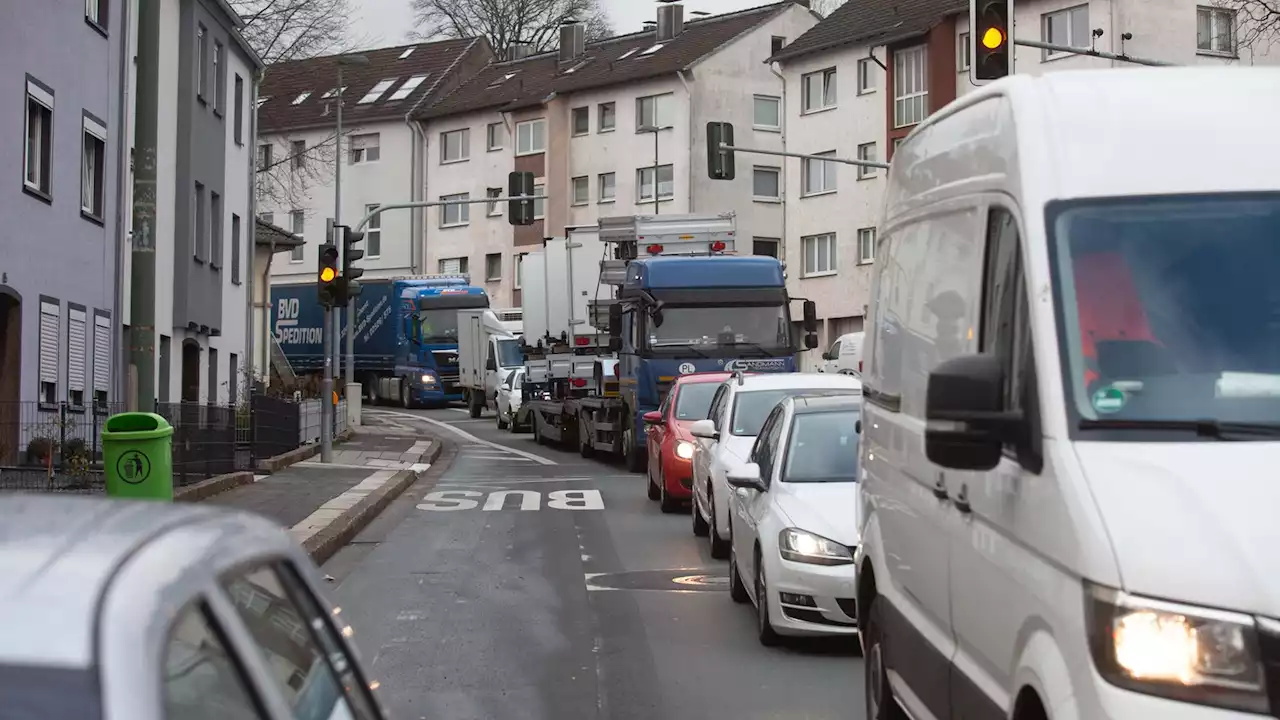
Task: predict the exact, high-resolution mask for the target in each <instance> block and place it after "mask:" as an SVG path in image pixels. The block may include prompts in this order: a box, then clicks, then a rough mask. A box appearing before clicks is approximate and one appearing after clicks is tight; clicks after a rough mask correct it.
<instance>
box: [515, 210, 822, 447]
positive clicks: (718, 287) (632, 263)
mask: <svg viewBox="0 0 1280 720" xmlns="http://www.w3.org/2000/svg"><path fill="white" fill-rule="evenodd" d="M735 239H736V231H735V227H734V216H733V215H732V214H724V215H666V216H656V215H655V216H623V217H612V218H601V219H600V221H599V223H598V224H597V225H592V226H584V227H571V228H568V229H567V231H566V237H565V238H564V239H554V240H548V241H547V242H546V243H545V244H544V248H543V249H542V251H540V252H536V253H530V254H529V255H527V256H526V257H525V261H524V265H523V273H522V293H521V296H522V300H523V302H524V306H523V311H524V322H525V335H524V343H525V344H526V346H525V348H524V349H525V354H526V363H525V367H526V379H525V385H524V387H525V394H526V402H525V408H522V410H521V418H520V420H521V422H522V424H523V423H524V422H526V421H527V422H530V423H531V425H532V427H533V431H534V434H535V437H536V438H537V439H538V440H539V441H544V440H555V441H559V442H562V443H567V444H571V445H575V446H577V448H578V449H579V451H580V452H581V453H582V454H583V455H584V456H585V455H588V454H591V453H594V452H596V451H600V452H605V453H611V454H621V455H623V456H624V457H625V458H626V462H627V466H628V468H629V469H631V470H632V471H641V470H643V469H644V465H645V458H646V457H647V456H646V452H645V433H644V420H643V417H644V414H645V413H646V412H649V411H650V410H656V409H658V407H659V406H660V405H661V404H662V401H663V399H664V398H665V397H666V394H667V392H668V391H669V390H670V388H671V386H672V384H673V383H674V382H675V379H676V378H677V377H679V376H680V375H686V374H689V373H694V372H709V371H733V370H742V371H744V372H794V371H795V370H796V354H797V352H799V351H800V350H801V349H812V348H814V347H817V335H816V334H815V332H814V331H815V330H816V325H817V321H816V309H815V307H814V304H813V303H812V302H811V301H804V322H803V328H804V333H803V337H801V334H800V333H796V332H795V331H794V329H793V325H792V322H791V310H790V305H791V300H792V298H791V297H790V296H789V295H788V293H787V287H786V274H785V272H784V266H783V264H782V263H781V262H780V261H778V260H777V259H776V258H772V257H763V256H739V255H736V254H734V245H735Z"/></svg>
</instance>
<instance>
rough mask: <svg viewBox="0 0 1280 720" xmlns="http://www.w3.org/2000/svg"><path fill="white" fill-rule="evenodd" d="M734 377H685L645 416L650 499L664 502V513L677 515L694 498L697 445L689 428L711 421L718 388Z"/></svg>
mask: <svg viewBox="0 0 1280 720" xmlns="http://www.w3.org/2000/svg"><path fill="white" fill-rule="evenodd" d="M731 377H733V374H732V373H726V372H706V373H690V374H689V375H681V376H680V377H678V378H676V382H675V384H674V385H672V386H671V391H670V392H668V393H667V399H666V400H663V401H662V407H660V408H658V409H657V410H654V411H652V412H647V413H645V415H644V424H645V433H646V438H645V448H646V451H647V452H648V453H649V471H648V472H649V499H650V500H659V501H661V502H662V512H664V513H673V512H676V511H678V510H680V509H681V508H682V507H683V506H684V504H685V502H686V501H688V500H689V499H690V498H691V497H692V493H691V488H692V486H693V448H694V444H693V436H692V435H690V434H689V426H690V425H692V424H693V423H695V422H697V421H698V420H705V419H706V418H707V411H708V410H710V409H711V398H712V397H713V396H714V395H715V394H716V388H718V387H720V383H722V382H724V381H725V380H728V379H729V378H731Z"/></svg>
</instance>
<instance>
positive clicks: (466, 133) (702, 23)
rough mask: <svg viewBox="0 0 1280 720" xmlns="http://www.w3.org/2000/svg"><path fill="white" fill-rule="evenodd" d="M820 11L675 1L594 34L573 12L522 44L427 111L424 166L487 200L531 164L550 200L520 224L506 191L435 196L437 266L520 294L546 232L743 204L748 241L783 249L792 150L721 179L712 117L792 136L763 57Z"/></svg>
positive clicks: (513, 302)
mask: <svg viewBox="0 0 1280 720" xmlns="http://www.w3.org/2000/svg"><path fill="white" fill-rule="evenodd" d="M819 19H820V18H819V17H818V16H817V15H815V14H814V13H812V12H811V11H810V10H809V8H808V3H807V2H780V3H775V4H772V5H766V6H763V7H759V8H754V9H751V10H746V11H743V12H737V13H730V14H725V15H716V16H709V17H701V18H697V19H693V18H690V19H688V20H686V18H685V16H684V8H683V7H682V6H681V5H679V4H669V5H664V6H661V7H659V9H658V14H657V17H656V24H655V26H654V28H653V29H652V30H646V31H645V32H640V33H634V34H630V35H623V36H620V37H615V38H610V39H608V40H604V41H600V42H594V43H587V42H585V32H584V28H583V27H582V26H581V25H567V26H564V27H562V28H561V36H560V47H559V49H558V50H557V51H556V52H552V53H542V54H536V55H529V54H528V52H527V49H526V48H524V47H523V46H520V45H516V46H514V47H513V49H512V52H511V54H510V56H509V57H508V58H506V59H504V60H503V61H501V62H495V63H492V64H491V65H489V66H488V67H486V68H485V69H484V70H483V71H481V72H479V73H477V74H476V75H475V76H474V77H473V78H472V79H470V81H469V82H467V83H465V84H463V85H462V86H460V87H459V88H458V89H456V90H455V91H453V92H452V93H451V94H449V95H448V96H446V97H444V98H443V99H441V100H440V101H438V102H436V103H434V104H432V105H430V106H429V107H427V106H424V108H423V109H422V110H421V111H420V112H419V113H417V114H416V115H415V118H416V119H417V120H418V121H419V125H420V126H421V128H422V133H423V135H424V136H425V137H426V142H427V152H426V155H425V160H426V177H425V181H426V184H427V187H428V191H429V193H430V196H431V198H432V199H446V198H467V199H470V198H477V199H479V198H483V197H486V196H488V197H498V196H500V195H505V194H506V190H507V174H508V173H509V172H511V171H513V170H517V171H522V172H524V171H528V172H533V173H534V175H535V176H536V178H537V180H536V183H537V190H538V191H539V194H543V193H545V194H546V195H547V200H546V201H545V202H539V203H538V204H537V207H536V210H535V217H536V218H537V221H536V222H535V223H534V224H533V225H532V226H528V227H516V228H513V227H512V226H510V225H509V224H508V221H507V218H506V208H505V207H503V206H502V204H498V203H493V204H478V205H472V206H448V207H442V208H438V209H437V210H436V211H435V212H433V213H432V214H431V216H430V217H429V218H427V219H426V220H425V221H424V223H423V226H422V229H423V240H424V245H425V251H424V252H425V257H426V261H427V264H426V269H427V270H428V271H434V272H467V273H469V274H470V275H471V277H472V281H473V282H483V283H484V285H485V287H486V288H487V289H488V291H489V293H490V294H491V296H492V297H493V298H494V304H495V305H500V306H507V305H510V306H519V304H520V292H519V291H520V261H521V258H522V257H523V255H524V254H525V253H527V252H529V251H530V250H532V249H534V248H536V247H537V246H539V245H541V243H542V241H543V238H545V237H554V236H562V235H563V234H564V231H565V228H566V227H568V226H573V225H581V224H590V223H593V222H595V221H596V219H597V218H598V217H600V216H602V215H603V216H609V215H628V214H633V213H638V214H654V213H657V214H667V213H688V212H729V211H732V212H734V213H736V214H737V222H738V232H739V236H740V237H741V238H742V240H741V241H740V245H739V252H742V253H744V254H750V253H757V254H767V255H777V254H778V252H779V247H780V245H781V239H782V237H783V227H784V214H785V213H784V206H783V203H782V198H783V192H784V188H783V184H784V179H783V175H782V167H781V163H779V162H774V161H772V160H756V159H747V157H746V156H743V158H744V159H742V160H739V165H738V177H737V179H736V180H735V181H733V182H722V181H712V180H710V179H708V177H707V167H706V154H705V151H704V148H705V143H706V124H707V122H708V121H711V120H720V121H729V122H732V123H734V125H735V127H736V128H740V130H739V131H738V132H739V135H738V136H737V138H736V140H737V142H738V143H739V144H742V145H746V146H754V147H758V148H762V149H771V150H781V149H782V132H781V131H782V114H783V109H782V108H783V101H782V93H783V82H782V77H781V75H780V74H778V73H776V72H775V71H774V70H773V69H771V68H770V66H769V65H768V64H767V62H766V61H767V59H768V58H769V56H770V55H771V54H772V53H774V52H777V51H778V50H780V49H781V48H782V47H783V46H785V45H786V43H787V42H788V41H789V40H793V39H795V38H797V37H799V36H800V35H802V34H803V33H805V32H806V31H807V30H809V29H810V28H812V27H814V26H815V25H816V24H817V22H818V20H819ZM755 157H756V158H761V157H763V156H755Z"/></svg>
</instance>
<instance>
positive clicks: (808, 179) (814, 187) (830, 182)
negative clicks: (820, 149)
mask: <svg viewBox="0 0 1280 720" xmlns="http://www.w3.org/2000/svg"><path fill="white" fill-rule="evenodd" d="M814 154H815V155H818V156H819V157H835V156H836V151H835V150H829V151H827V152H824V153H814ZM800 164H801V165H802V166H803V169H804V187H803V188H802V189H801V195H820V194H822V193H828V192H835V190H836V164H835V163H832V162H826V161H823V160H811V159H805V160H802V161H801V163H800Z"/></svg>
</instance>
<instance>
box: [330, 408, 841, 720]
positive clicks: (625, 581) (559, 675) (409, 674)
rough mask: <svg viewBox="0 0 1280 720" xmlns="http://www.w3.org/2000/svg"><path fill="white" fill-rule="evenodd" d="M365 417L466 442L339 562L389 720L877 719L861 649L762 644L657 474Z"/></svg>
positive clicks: (455, 417) (407, 420) (424, 423)
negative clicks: (867, 700) (661, 494)
mask: <svg viewBox="0 0 1280 720" xmlns="http://www.w3.org/2000/svg"><path fill="white" fill-rule="evenodd" d="M365 417H366V418H367V419H366V424H369V423H375V424H379V425H382V426H384V427H385V428H386V429H388V430H389V431H392V432H396V431H400V432H404V433H406V434H408V433H415V432H418V431H420V430H421V428H423V427H429V429H430V430H431V431H433V432H435V433H437V434H441V435H443V436H445V437H449V438H450V439H452V440H454V441H456V442H457V454H456V457H454V458H453V459H452V463H451V464H450V465H449V469H448V470H447V471H446V472H445V473H444V474H443V475H442V476H441V477H439V479H438V481H437V483H436V484H435V485H434V487H430V486H429V485H430V483H421V482H420V483H419V485H428V487H415V488H413V489H411V490H410V491H409V492H408V493H406V494H405V495H404V496H402V497H401V498H400V499H398V500H397V501H396V502H395V503H394V504H393V505H392V506H391V507H390V508H389V509H388V510H387V511H386V512H385V513H384V514H383V515H382V517H380V518H379V519H378V520H377V521H376V522H375V523H374V524H372V525H371V526H370V527H369V528H368V529H366V530H365V531H364V532H363V533H362V534H361V535H360V536H359V537H357V538H356V540H355V541H354V542H353V543H352V544H351V545H349V546H347V547H346V548H344V549H343V550H342V551H340V552H339V553H338V554H337V555H335V556H334V558H333V559H332V560H330V561H329V562H328V563H326V565H325V568H324V570H325V572H326V573H327V574H329V575H330V576H332V578H333V586H332V588H331V593H332V596H333V598H334V600H335V601H336V602H337V603H338V604H339V605H340V606H342V608H343V614H344V617H346V618H347V619H348V621H349V622H350V623H351V624H352V626H353V627H354V629H355V637H356V641H357V643H358V644H359V647H360V649H361V652H362V653H363V655H364V659H365V661H366V663H369V664H370V665H371V667H372V670H371V674H372V676H373V678H374V679H376V680H377V681H378V682H379V683H380V686H381V688H380V691H379V692H380V693H381V696H382V698H383V700H384V702H385V703H386V704H387V707H388V710H389V711H390V712H391V713H392V716H393V717H396V718H401V719H408V720H413V719H415V718H430V719H431V720H585V719H586V718H599V719H602V720H604V719H609V720H630V719H632V718H635V719H636V720H640V719H643V720H686V719H687V720H701V719H704V718H705V719H707V720H712V719H720V718H724V719H733V720H763V719H765V718H786V719H787V720H861V718H863V696H862V692H863V691H862V660H861V658H859V657H858V656H857V654H856V652H855V651H854V650H853V649H852V648H851V647H850V644H849V643H848V642H847V641H844V642H825V641H824V642H814V641H807V642H804V643H795V644H791V645H789V646H787V647H783V648H773V649H769V648H764V647H762V646H761V645H760V644H759V642H758V641H757V640H756V637H755V632H754V622H755V617H754V614H753V611H752V609H751V606H750V605H747V606H743V605H736V604H734V603H733V602H732V601H731V600H730V599H729V594H728V590H727V587H728V586H727V579H728V578H727V569H728V565H727V563H725V562H722V561H718V560H712V559H711V557H710V555H709V554H708V552H707V548H706V543H705V540H700V539H697V538H695V537H694V536H693V534H692V532H691V530H690V518H689V516H688V514H676V515H663V514H662V513H661V512H659V510H658V507H657V504H656V503H653V502H650V501H649V500H648V499H647V497H646V494H645V487H644V479H643V476H641V475H633V474H629V473H627V472H626V471H625V469H623V468H622V467H621V466H620V465H615V464H609V463H603V462H599V461H594V460H584V459H582V458H580V457H579V456H578V455H577V453H576V452H574V453H569V452H563V451H560V450H557V449H554V448H550V447H544V446H539V445H537V444H536V443H534V442H533V439H532V436H531V435H529V434H519V435H512V434H510V433H507V432H500V431H498V430H497V429H496V427H495V424H494V422H493V419H492V418H491V417H488V416H486V417H485V418H483V419H480V420H472V419H470V418H469V417H468V416H467V414H466V413H465V411H461V410H453V409H444V410H431V411H400V410H392V409H388V408H378V409H374V408H368V409H366V411H365ZM448 461H449V456H448V453H446V455H444V456H442V457H441V458H440V460H439V461H438V462H439V463H445V462H448ZM503 492H506V493H507V494H506V495H503V494H501V493H503Z"/></svg>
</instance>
